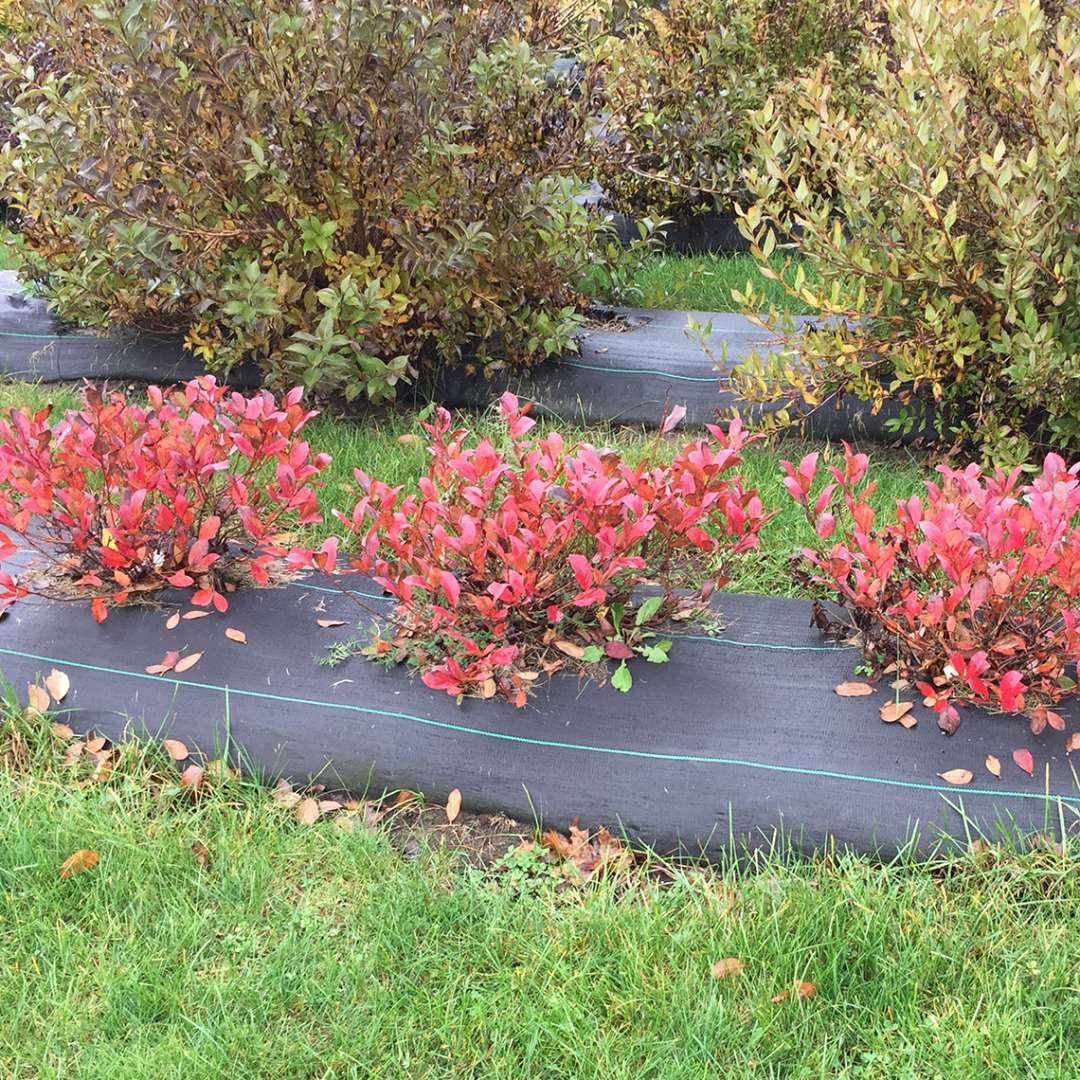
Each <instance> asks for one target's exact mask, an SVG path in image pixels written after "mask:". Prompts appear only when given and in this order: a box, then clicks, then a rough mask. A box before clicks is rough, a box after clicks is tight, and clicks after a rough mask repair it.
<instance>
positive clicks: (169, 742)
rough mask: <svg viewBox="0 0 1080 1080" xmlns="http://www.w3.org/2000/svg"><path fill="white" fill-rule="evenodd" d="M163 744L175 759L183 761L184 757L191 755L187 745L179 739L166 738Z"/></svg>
mask: <svg viewBox="0 0 1080 1080" xmlns="http://www.w3.org/2000/svg"><path fill="white" fill-rule="evenodd" d="M161 745H162V746H164V747H165V752H166V753H167V754H168V755H169V757H171V758H172V759H173V761H183V760H184V758H186V757H191V755H190V754H189V753H188V748H187V746H185V745H184V743H182V742H181V741H180V740H179V739H166V740H165V741H164V742H162V744H161Z"/></svg>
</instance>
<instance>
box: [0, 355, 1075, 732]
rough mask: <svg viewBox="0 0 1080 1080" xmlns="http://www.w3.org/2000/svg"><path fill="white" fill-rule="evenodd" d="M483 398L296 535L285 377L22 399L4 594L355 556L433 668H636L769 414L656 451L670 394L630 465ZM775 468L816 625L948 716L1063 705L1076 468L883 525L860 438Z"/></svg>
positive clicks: (7, 485) (197, 592) (450, 684)
mask: <svg viewBox="0 0 1080 1080" xmlns="http://www.w3.org/2000/svg"><path fill="white" fill-rule="evenodd" d="M499 412H500V415H501V417H502V421H503V424H504V426H505V433H504V435H503V436H502V437H501V438H499V439H497V440H495V441H492V440H490V439H487V438H481V439H477V438H475V437H473V436H471V435H470V433H469V432H468V431H467V430H465V429H462V428H455V427H454V426H453V422H452V419H451V417H450V415H449V414H448V413H447V412H446V411H445V410H444V409H438V410H436V411H435V413H434V415H433V416H432V417H431V418H430V419H429V420H428V421H425V422H424V423H423V428H424V430H425V432H426V433H427V437H428V454H429V462H428V467H427V470H426V472H425V474H424V475H423V476H422V477H421V479H420V480H419V482H418V484H417V486H416V488H415V489H414V490H405V489H404V488H403V487H401V486H390V485H387V484H385V483H383V482H382V481H380V480H378V479H376V478H372V477H369V476H368V475H366V474H365V473H364V472H363V471H361V470H356V473H355V476H356V483H357V485H358V489H357V498H356V502H355V505H354V506H353V508H352V510H351V511H350V512H348V513H342V512H340V511H335V516H336V517H337V519H338V522H339V525H340V526H341V529H342V531H343V535H344V543H343V542H342V537H341V536H340V535H333V536H329V537H328V538H327V539H326V540H325V541H324V542H323V543H322V544H321V546H319V547H318V548H314V549H312V548H304V547H301V546H299V545H297V544H296V543H295V541H294V540H293V539H292V536H293V535H294V533H295V529H296V528H297V527H298V526H299V525H302V524H305V523H312V522H317V521H319V520H321V519H320V517H319V511H318V499H317V492H318V488H319V486H320V481H319V474H320V472H321V471H322V470H323V469H324V468H325V467H326V465H327V464H328V463H329V458H328V457H327V455H325V454H317V453H313V452H312V451H311V449H310V447H309V446H308V444H307V443H306V442H304V441H303V439H302V438H301V432H302V429H303V428H304V426H305V424H306V423H307V421H308V420H309V419H310V418H311V416H312V415H314V414H313V413H312V412H311V411H309V410H306V409H305V408H304V407H303V405H302V404H301V391H300V389H299V388H297V389H295V390H293V391H291V392H289V393H288V394H287V395H286V396H285V397H284V398H283V399H281V400H278V399H275V397H274V396H273V395H272V394H270V393H269V392H261V393H258V394H255V395H253V396H251V397H245V396H243V395H242V394H239V393H236V392H233V391H229V390H227V389H226V388H225V387H222V386H219V385H218V384H217V383H216V382H215V381H214V379H213V378H212V377H210V376H205V377H203V378H201V379H198V380H194V381H192V382H190V383H188V384H187V385H185V386H183V387H180V388H177V389H174V390H170V391H162V390H159V389H157V388H151V389H150V391H149V395H148V400H147V402H146V403H145V404H142V403H139V404H136V403H133V402H130V401H127V400H126V399H125V398H124V397H123V395H121V394H119V393H114V394H111V395H108V396H102V395H101V394H100V393H98V392H97V391H95V390H93V389H88V390H87V393H86V401H85V405H84V407H83V408H82V409H80V410H75V411H70V412H68V413H67V414H66V415H65V416H64V417H63V418H62V419H59V420H57V421H53V419H52V417H51V415H50V410H49V409H43V410H41V411H39V412H36V413H31V412H30V411H28V410H23V409H10V410H8V411H7V412H6V414H5V415H4V416H3V418H0V525H3V526H6V527H7V529H9V530H11V532H12V534H13V535H12V536H11V537H8V536H6V535H5V534H4V533H3V532H0V559H6V558H9V557H10V556H12V555H14V554H16V546H15V541H16V540H17V541H18V543H19V545H20V546H22V547H23V548H25V549H27V550H28V551H29V552H30V553H31V554H32V555H34V556H35V558H34V559H33V560H32V561H31V563H30V565H29V566H28V567H26V568H25V570H24V573H23V575H22V577H21V578H17V577H16V576H14V575H13V574H12V573H9V572H0V609H3V608H6V607H7V606H9V605H10V604H11V603H13V602H15V601H16V600H18V599H20V598H22V597H24V596H27V595H29V594H40V595H43V596H46V597H51V598H73V597H86V598H89V599H90V605H91V611H92V613H93V616H94V618H95V619H97V620H98V621H99V622H100V621H102V620H103V619H105V618H106V616H107V613H108V609H109V607H110V606H112V605H116V604H124V603H130V602H132V601H136V600H138V599H140V598H143V597H146V596H147V595H148V594H152V593H155V592H157V591H159V590H161V589H163V588H165V587H167V586H171V587H174V588H180V589H188V590H191V591H192V595H191V602H192V603H193V604H194V605H196V606H197V607H214V608H216V609H217V610H218V611H225V610H227V608H228V604H229V595H230V593H231V592H233V591H234V590H235V589H236V588H238V587H240V586H242V585H244V584H249V583H251V584H257V585H266V584H271V583H275V582H278V581H283V580H285V579H286V578H287V577H289V576H290V575H292V574H294V573H296V572H297V571H300V570H304V569H309V568H316V569H318V570H321V571H323V572H324V573H326V574H328V575H331V578H332V580H333V581H334V582H336V583H337V584H339V585H340V587H341V588H342V589H343V590H345V591H346V592H348V591H349V585H348V583H349V580H350V576H351V575H356V574H361V575H364V576H365V577H366V578H370V579H372V580H374V582H375V583H376V584H377V585H379V586H380V587H381V588H382V589H383V590H384V592H385V594H386V595H387V597H388V598H390V599H391V600H392V602H393V606H392V609H390V610H388V609H387V608H386V607H385V605H380V607H379V608H378V609H376V610H372V621H373V622H374V623H375V624H376V629H375V630H374V631H373V633H372V636H371V639H370V643H369V644H367V646H366V647H365V648H364V649H363V650H362V651H363V652H364V654H365V655H367V656H369V657H371V658H372V659H375V660H378V661H382V662H385V663H387V664H389V665H396V664H406V665H408V667H410V668H412V669H414V670H416V671H418V672H419V673H420V676H421V678H422V679H423V681H424V683H425V684H426V685H427V686H429V687H431V688H433V689H436V690H444V691H446V692H447V693H449V694H451V695H453V696H455V697H458V698H461V697H462V696H464V695H471V696H478V697H480V698H494V697H496V696H500V697H502V698H505V699H506V700H508V701H511V702H513V703H514V704H515V705H518V706H522V705H524V704H525V702H526V700H527V698H528V695H529V693H530V691H532V690H533V689H534V688H535V687H536V686H537V684H538V683H539V682H540V681H541V680H542V679H544V678H546V677H549V676H551V675H552V674H554V673H555V672H557V671H560V670H569V671H573V672H577V673H579V674H580V675H581V676H583V677H592V678H595V679H597V680H601V681H603V680H604V679H607V678H610V681H611V684H612V685H613V686H614V687H615V688H616V689H617V690H623V691H626V690H629V689H630V687H631V685H632V682H633V674H632V670H631V666H630V664H629V663H628V662H629V661H636V660H642V661H644V662H647V663H664V662H666V661H667V660H668V657H669V652H670V650H671V648H672V647H673V639H674V637H675V636H677V632H678V630H679V629H680V628H685V626H686V625H687V624H689V623H700V624H704V625H705V626H706V627H708V626H709V625H710V622H711V620H713V619H714V618H715V615H716V611H715V608H714V607H713V605H712V603H711V601H713V599H714V593H715V592H716V591H717V590H719V589H721V588H722V587H723V585H724V584H725V583H726V581H727V572H728V570H729V569H730V560H731V559H732V558H733V557H737V556H741V557H744V558H752V557H753V552H754V551H755V550H756V549H757V548H758V545H759V542H760V533H761V530H762V527H763V526H764V525H765V524H766V523H767V521H768V520H769V518H770V517H771V516H772V515H771V512H770V510H769V509H768V508H767V507H765V506H763V504H762V500H761V498H760V497H759V495H758V493H757V492H756V491H755V490H753V489H749V488H747V487H746V486H745V485H744V483H743V480H742V478H741V477H740V475H739V465H740V462H741V455H742V453H743V451H744V450H745V448H746V447H747V446H748V445H750V444H751V443H753V442H754V441H755V440H756V439H757V438H759V436H753V435H747V434H746V433H745V432H744V431H743V430H742V427H741V426H740V424H739V423H738V422H737V421H734V422H732V423H731V424H730V425H729V426H728V427H727V428H726V429H725V428H723V427H721V426H718V425H711V426H709V427H708V429H707V435H706V436H703V437H701V438H697V439H694V440H692V441H689V442H687V443H685V444H684V445H683V446H681V448H679V449H678V451H677V453H675V455H674V457H672V458H670V459H667V458H666V457H664V456H663V455H662V454H661V453H660V439H661V437H662V435H663V434H666V433H668V432H670V431H671V430H673V429H674V428H675V427H676V425H677V424H678V423H679V421H680V420H681V413H682V410H679V409H676V410H673V411H672V412H671V413H669V414H668V415H667V416H666V417H665V418H664V420H663V422H662V424H661V430H660V433H658V435H657V439H656V442H655V443H654V445H653V447H652V451H651V452H649V453H647V454H646V455H645V457H644V458H643V460H642V461H640V462H639V463H638V464H635V465H631V464H629V463H628V462H627V461H625V460H624V459H623V458H622V457H621V456H620V455H619V454H618V453H616V452H615V451H612V450H610V449H605V448H599V447H594V446H592V445H589V444H587V443H575V444H568V443H567V442H566V441H565V440H564V439H563V438H562V437H561V436H560V435H559V434H558V432H556V431H552V432H550V433H548V434H546V435H538V434H537V433H536V432H534V431H533V428H534V421H533V420H532V419H531V418H530V417H529V416H528V412H529V406H527V405H524V406H523V405H521V404H519V402H518V401H517V399H516V398H514V397H513V395H511V394H506V395H504V396H503V398H502V400H501V402H500V405H499ZM783 467H784V471H785V478H784V485H785V487H786V488H787V491H788V493H789V494H790V496H791V497H792V498H793V499H794V500H796V501H797V502H798V503H799V504H800V505H801V506H802V507H803V508H804V509H805V511H806V514H807V517H808V519H809V521H810V524H811V525H812V526H813V535H814V536H815V537H816V541H815V543H814V544H813V545H812V546H808V547H807V548H806V549H805V550H803V551H802V552H801V554H800V559H801V564H802V571H801V572H802V575H803V579H804V580H805V581H806V582H807V583H809V584H811V585H812V586H813V587H814V588H815V589H816V590H817V593H818V595H819V596H820V597H821V598H822V599H827V600H831V601H834V602H835V604H837V605H839V608H841V609H844V610H845V611H846V614H847V619H846V620H844V621H841V620H840V619H839V617H838V616H837V615H834V616H830V615H829V614H828V613H827V611H826V609H825V608H824V607H821V606H820V605H819V606H818V608H817V611H818V620H819V623H820V624H821V626H822V628H823V629H824V630H826V631H828V632H831V633H835V634H837V635H839V636H842V637H845V638H848V639H849V640H852V641H854V642H856V643H857V644H858V645H859V646H860V647H861V648H862V650H863V652H864V654H865V655H866V657H867V659H868V660H869V661H870V662H871V663H872V664H874V665H875V666H876V667H877V668H878V669H879V670H882V671H884V670H885V669H889V670H893V671H899V672H900V675H899V676H898V677H907V678H910V680H911V681H912V682H916V683H917V685H918V686H919V688H920V690H921V691H922V693H923V695H924V698H925V700H926V702H927V704H929V705H931V706H932V707H933V708H934V709H935V711H936V712H937V713H938V716H939V724H940V726H941V727H942V728H943V729H944V730H945V731H948V732H952V731H954V730H955V729H956V726H957V725H958V723H959V713H958V712H957V708H956V706H957V704H959V703H964V702H974V703H977V704H980V705H984V706H988V707H991V708H995V709H1001V710H1005V711H1010V712H1024V713H1026V715H1027V716H1028V718H1029V720H1030V723H1031V726H1032V728H1033V729H1034V730H1036V731H1038V730H1041V729H1042V728H1043V727H1045V726H1047V725H1049V726H1051V727H1054V728H1061V727H1063V720H1062V718H1061V717H1060V716H1059V715H1058V714H1057V713H1055V712H1054V711H1053V708H1052V707H1053V706H1054V705H1056V704H1057V703H1058V702H1059V701H1060V700H1061V699H1062V698H1063V697H1064V696H1065V695H1067V694H1068V693H1070V692H1072V691H1074V690H1075V689H1076V682H1075V679H1074V676H1075V665H1076V663H1077V660H1078V659H1080V625H1078V619H1080V600H1078V593H1080V526H1078V525H1077V524H1076V520H1077V514H1078V512H1080V479H1078V477H1080V464H1076V465H1073V466H1071V467H1069V466H1067V465H1066V464H1065V462H1064V461H1063V460H1062V459H1061V458H1060V457H1058V456H1057V455H1054V454H1050V455H1048V456H1047V457H1046V459H1045V461H1044V463H1043V467H1042V470H1041V472H1039V473H1038V475H1036V476H1035V477H1034V478H1033V479H1024V478H1023V474H1022V473H1021V471H1020V470H1019V469H1014V470H1012V471H1010V472H1004V471H1001V470H998V471H995V472H993V473H991V474H988V475H984V474H983V472H982V471H981V470H980V468H979V466H977V465H969V466H967V467H966V468H964V469H954V468H951V467H948V466H942V467H941V468H940V469H939V472H940V474H941V479H940V482H937V483H927V485H926V488H927V490H926V494H925V495H924V496H923V497H919V496H913V497H912V498H910V499H908V500H906V501H899V502H897V504H896V507H895V510H894V512H893V514H892V515H891V516H890V517H888V519H887V520H884V521H878V520H877V519H876V517H875V512H874V510H873V509H872V507H871V505H870V503H869V501H868V496H869V495H870V494H871V492H872V491H873V487H874V484H873V480H872V479H870V478H869V462H868V459H867V457H866V455H864V454H859V453H855V452H854V451H852V450H851V449H850V448H847V447H845V451H844V458H843V462H842V464H840V465H830V466H829V467H828V469H827V475H825V476H824V477H819V475H818V474H819V457H818V455H817V454H810V455H808V456H807V457H805V458H804V459H803V460H802V461H800V462H799V463H797V464H794V463H790V462H784V464H783ZM16 534H17V535H16ZM350 595H351V596H352V597H353V599H354V600H356V602H357V603H358V604H360V605H361V606H363V605H364V604H365V601H364V600H363V599H362V598H361V596H360V595H358V594H357V593H350ZM833 610H835V609H833ZM673 631H674V634H673ZM669 634H673V636H665V635H669Z"/></svg>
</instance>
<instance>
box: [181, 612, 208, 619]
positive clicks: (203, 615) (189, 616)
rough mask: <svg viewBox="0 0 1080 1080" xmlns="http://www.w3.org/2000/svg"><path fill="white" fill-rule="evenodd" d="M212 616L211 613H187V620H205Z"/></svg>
mask: <svg viewBox="0 0 1080 1080" xmlns="http://www.w3.org/2000/svg"><path fill="white" fill-rule="evenodd" d="M209 614H210V612H209V611H185V612H184V616H183V617H184V618H185V619H205V618H206V617H207V616H208V615H209Z"/></svg>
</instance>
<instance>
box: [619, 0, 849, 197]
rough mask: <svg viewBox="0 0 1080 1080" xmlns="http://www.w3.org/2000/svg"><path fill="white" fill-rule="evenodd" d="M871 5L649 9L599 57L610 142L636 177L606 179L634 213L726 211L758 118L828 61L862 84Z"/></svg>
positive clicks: (711, 3) (697, 2)
mask: <svg viewBox="0 0 1080 1080" xmlns="http://www.w3.org/2000/svg"><path fill="white" fill-rule="evenodd" d="M866 6H867V5H866V0H671V2H670V3H668V4H667V5H665V6H664V7H663V9H661V8H659V7H653V6H649V5H641V6H639V7H638V8H637V9H636V10H635V11H632V12H631V14H630V15H629V16H628V18H627V23H628V26H629V29H627V30H626V31H625V32H623V33H620V34H619V35H618V36H614V35H613V36H612V37H611V38H609V39H608V40H607V42H606V43H605V44H604V45H603V46H602V47H601V52H600V55H601V56H602V58H603V59H604V61H605V64H606V70H607V77H606V80H605V94H606V107H607V110H608V111H609V114H610V117H609V120H608V127H609V129H610V131H611V134H612V137H613V138H617V139H618V140H620V141H621V142H622V143H623V144H624V146H626V148H627V149H628V150H629V151H630V153H631V154H632V156H633V159H634V160H633V167H632V169H631V170H626V169H624V168H623V167H622V162H621V161H620V162H618V163H617V165H618V169H617V170H616V171H612V172H611V173H609V174H608V175H607V176H605V178H604V187H605V189H606V190H607V191H608V193H609V195H610V196H611V198H612V202H613V205H614V206H615V207H616V208H617V209H619V210H623V211H625V212H627V213H631V214H644V213H647V212H650V211H653V210H660V211H663V212H664V213H666V214H671V215H675V216H679V217H681V216H684V215H686V214H688V213H692V212H694V211H696V210H711V209H716V208H718V207H719V208H721V209H724V210H727V209H729V207H730V203H731V199H732V197H733V196H735V195H738V194H740V193H741V191H742V186H741V176H742V171H743V164H744V161H745V156H746V151H747V149H748V147H749V145H750V143H751V140H752V136H753V126H752V123H751V118H752V115H753V113H754V112H755V111H756V110H757V109H759V108H761V106H762V105H763V104H764V103H765V101H766V99H767V98H768V96H769V94H770V93H771V92H772V91H773V90H774V89H776V88H777V87H778V86H780V85H782V84H783V83H784V82H786V81H790V80H791V79H793V78H794V77H795V76H796V75H797V74H799V73H802V72H806V71H808V70H811V69H813V68H815V67H816V66H817V65H818V64H819V63H820V62H821V61H822V60H823V59H824V58H825V57H826V56H827V55H829V54H832V57H833V58H832V61H831V62H832V63H834V64H835V65H836V66H837V69H838V70H839V72H840V73H841V74H840V78H841V79H842V80H844V81H849V82H851V83H852V84H853V86H854V85H855V84H857V82H858V72H857V70H856V69H855V66H854V61H855V59H856V58H857V56H858V51H859V44H860V40H861V36H862V34H863V32H864V27H865V25H866V13H865V8H866Z"/></svg>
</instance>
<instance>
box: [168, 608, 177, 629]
mask: <svg viewBox="0 0 1080 1080" xmlns="http://www.w3.org/2000/svg"><path fill="white" fill-rule="evenodd" d="M179 625H180V612H179V611H174V612H173V613H172V614H171V615H170V616H169V617H168V618H167V619H166V620H165V629H166V630H175V629H176V628H177V627H178V626H179Z"/></svg>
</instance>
